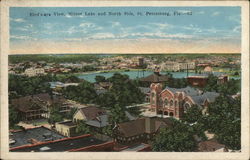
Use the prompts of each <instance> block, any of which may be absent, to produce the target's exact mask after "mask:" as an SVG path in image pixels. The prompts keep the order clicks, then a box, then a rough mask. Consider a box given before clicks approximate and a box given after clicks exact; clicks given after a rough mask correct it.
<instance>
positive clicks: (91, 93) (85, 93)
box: [63, 81, 97, 104]
mask: <svg viewBox="0 0 250 160" xmlns="http://www.w3.org/2000/svg"><path fill="white" fill-rule="evenodd" d="M63 95H65V97H67V98H68V99H71V100H75V101H77V102H80V103H85V104H86V103H94V102H95V101H96V98H97V94H96V91H95V89H94V85H93V84H91V83H90V82H87V81H84V82H81V83H80V84H79V85H78V86H68V87H66V88H65V89H63Z"/></svg>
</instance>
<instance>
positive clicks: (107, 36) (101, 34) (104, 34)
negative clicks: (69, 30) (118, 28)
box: [88, 32, 115, 39]
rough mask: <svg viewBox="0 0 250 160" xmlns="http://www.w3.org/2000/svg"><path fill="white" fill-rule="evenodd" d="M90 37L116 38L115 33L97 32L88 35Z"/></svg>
mask: <svg viewBox="0 0 250 160" xmlns="http://www.w3.org/2000/svg"><path fill="white" fill-rule="evenodd" d="M88 38H89V39H107V38H115V35H114V34H113V33H108V32H107V33H96V34H93V35H92V36H90V37H88Z"/></svg>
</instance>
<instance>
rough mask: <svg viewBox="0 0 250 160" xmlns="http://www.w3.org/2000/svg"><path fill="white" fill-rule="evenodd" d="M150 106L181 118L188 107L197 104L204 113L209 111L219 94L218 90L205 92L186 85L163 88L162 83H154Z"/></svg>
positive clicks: (159, 112) (159, 111)
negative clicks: (208, 108) (210, 104)
mask: <svg viewBox="0 0 250 160" xmlns="http://www.w3.org/2000/svg"><path fill="white" fill-rule="evenodd" d="M150 89H151V93H150V106H151V108H150V109H151V110H152V111H155V112H156V114H161V115H167V116H172V117H175V118H177V119H181V118H182V117H183V114H184V113H185V112H186V111H187V109H188V108H190V107H192V106H194V105H197V106H198V107H200V108H201V109H202V113H203V114H206V113H207V107H208V104H209V103H212V102H214V101H215V99H216V97H218V96H219V94H218V93H216V92H203V91H201V90H198V89H195V88H192V87H189V86H188V87H185V88H170V87H166V88H165V89H162V84H161V83H152V84H151V86H150Z"/></svg>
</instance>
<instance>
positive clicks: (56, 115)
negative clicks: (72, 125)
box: [48, 104, 63, 124]
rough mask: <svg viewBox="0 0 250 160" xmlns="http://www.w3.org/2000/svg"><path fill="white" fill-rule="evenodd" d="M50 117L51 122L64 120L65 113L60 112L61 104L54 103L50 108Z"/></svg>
mask: <svg viewBox="0 0 250 160" xmlns="http://www.w3.org/2000/svg"><path fill="white" fill-rule="evenodd" d="M49 113H50V114H49V119H48V122H49V123H50V124H55V123H56V122H60V121H62V120H63V115H62V114H61V113H60V106H59V105H58V104H53V105H51V106H50V108H49Z"/></svg>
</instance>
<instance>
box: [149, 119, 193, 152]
mask: <svg viewBox="0 0 250 160" xmlns="http://www.w3.org/2000/svg"><path fill="white" fill-rule="evenodd" d="M173 122H174V123H173V126H172V127H167V128H162V129H161V130H160V132H159V133H158V134H157V135H156V136H155V138H154V140H153V143H152V150H153V151H159V152H192V151H195V150H196V147H197V144H196V141H195V139H194V132H193V130H192V129H191V128H190V127H189V126H188V125H187V124H184V123H181V122H179V121H177V120H174V121H173Z"/></svg>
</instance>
